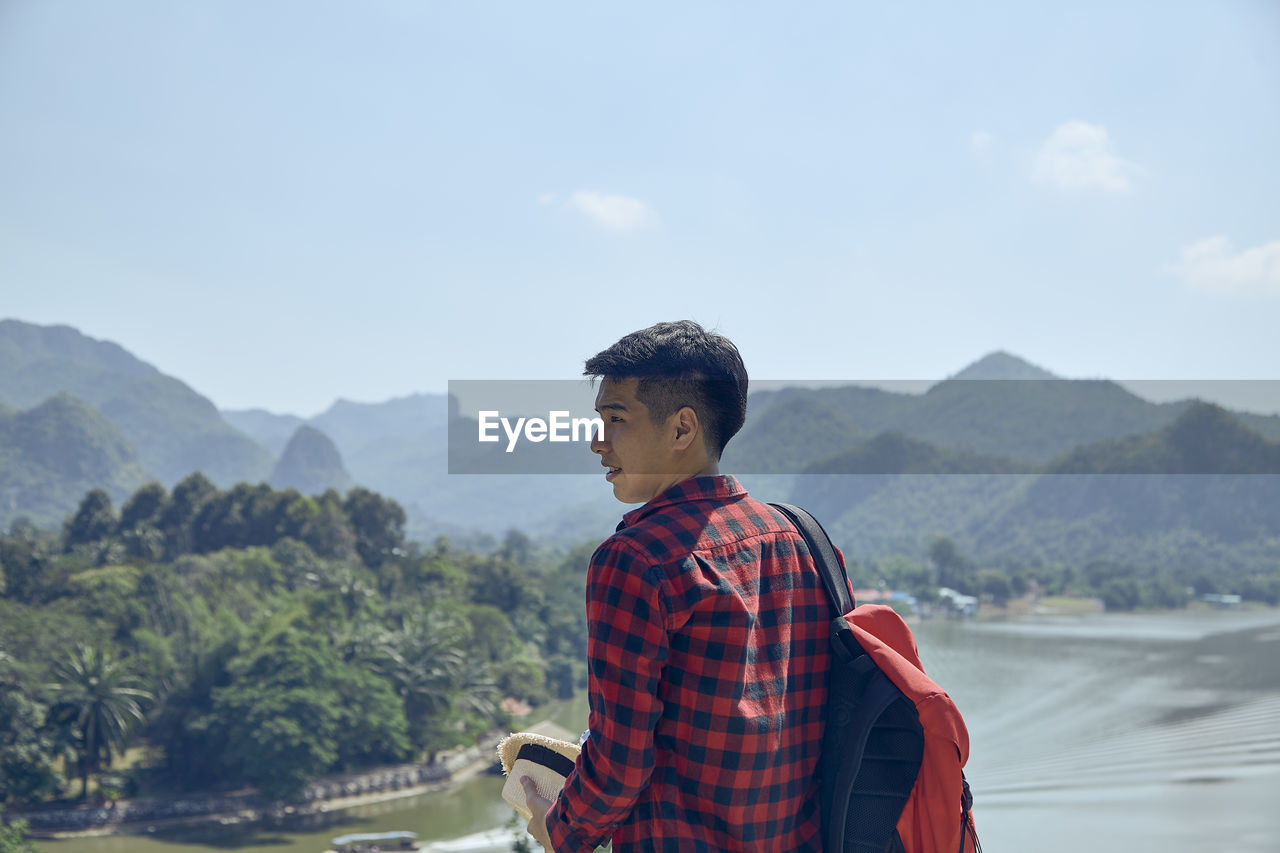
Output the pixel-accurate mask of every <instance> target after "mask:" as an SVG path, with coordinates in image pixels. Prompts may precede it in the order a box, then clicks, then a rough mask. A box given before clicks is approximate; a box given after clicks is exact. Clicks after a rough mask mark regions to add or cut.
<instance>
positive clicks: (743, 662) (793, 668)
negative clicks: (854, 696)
mask: <svg viewBox="0 0 1280 853" xmlns="http://www.w3.org/2000/svg"><path fill="white" fill-rule="evenodd" d="M831 618H832V612H831V605H830V603H829V601H828V599H827V595H826V592H825V591H824V590H823V588H822V582H821V580H820V579H819V578H818V575H817V572H816V570H815V569H814V567H813V562H812V560H811V559H810V558H809V556H808V549H807V548H806V547H805V544H804V540H803V538H802V537H801V536H800V534H799V533H797V532H796V531H795V530H794V528H792V526H791V525H790V523H789V522H788V521H787V520H786V519H785V518H784V517H783V516H782V515H780V514H779V513H778V512H777V511H776V510H774V509H773V508H772V507H770V506H768V505H767V504H763V503H760V502H759V501H756V500H754V499H752V498H750V497H748V495H747V493H746V492H745V491H744V490H743V489H742V487H741V486H740V485H738V482H737V480H735V479H734V478H732V477H725V476H707V477H695V478H692V479H689V480H685V481H684V482H682V483H678V484H676V485H675V486H672V487H671V488H670V489H668V490H667V491H665V492H663V493H662V494H661V495H659V496H657V497H655V498H654V499H653V500H651V501H649V502H648V503H647V504H645V505H644V506H642V507H640V508H638V509H635V510H632V511H631V512H628V513H627V514H626V515H624V516H623V520H622V524H620V525H619V526H618V532H617V533H615V534H614V535H613V536H611V537H610V538H609V539H607V540H606V541H605V542H604V544H602V545H601V546H600V547H599V548H598V549H597V550H596V552H595V554H594V555H593V556H592V558H591V566H590V568H589V569H588V573H587V623H588V631H589V641H588V643H589V644H588V650H587V654H588V658H589V663H590V685H589V692H590V701H591V714H590V718H589V725H590V728H591V735H590V737H589V738H588V740H587V742H586V743H585V744H584V745H583V749H582V753H581V754H580V756H579V758H578V761H577V764H576V766H575V768H574V772H573V773H572V774H571V775H570V776H569V779H568V780H567V782H566V783H565V787H564V791H563V792H562V793H561V795H560V797H559V799H558V800H557V801H556V803H555V804H554V805H553V806H552V808H551V810H550V811H549V812H548V814H547V826H548V829H549V831H550V834H551V840H552V843H553V844H554V845H555V849H556V850H557V851H559V853H570V851H573V853H577V851H591V850H593V849H594V848H595V847H596V846H597V845H599V844H603V843H605V842H607V841H608V840H609V839H610V838H611V837H612V840H613V849H614V851H615V853H631V851H640V850H644V851H650V850H651V851H658V852H659V853H667V851H672V852H673V853H674V851H747V850H750V851H760V853H764V851H778V853H797V851H819V850H821V847H822V843H821V838H820V827H819V817H818V785H817V779H816V776H815V769H816V765H817V761H818V755H819V753H820V751H821V745H822V727H823V718H824V703H825V700H826V675H827V669H828V665H829V663H830V658H829V651H828V649H829V646H828V625H829V624H830V622H831Z"/></svg>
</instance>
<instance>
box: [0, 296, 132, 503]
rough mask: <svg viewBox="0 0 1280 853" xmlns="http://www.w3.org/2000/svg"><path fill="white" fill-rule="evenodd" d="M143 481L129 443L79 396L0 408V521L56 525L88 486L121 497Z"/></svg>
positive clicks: (53, 398) (2, 379)
mask: <svg viewBox="0 0 1280 853" xmlns="http://www.w3.org/2000/svg"><path fill="white" fill-rule="evenodd" d="M0 322H2V321H0ZM0 362H3V357H0ZM3 382H4V377H3V376H0V385H2V384H3ZM145 480H146V475H145V473H144V471H143V469H142V466H141V464H140V463H139V461H138V457H137V454H136V453H135V452H134V449H133V447H132V446H130V444H129V442H128V441H126V440H125V438H124V436H122V435H121V434H120V431H119V430H117V429H116V427H115V426H114V425H113V424H112V423H111V422H110V421H109V420H107V418H105V417H103V416H102V415H101V414H99V413H98V412H96V411H94V409H93V408H91V407H90V406H89V405H87V404H86V403H84V402H83V401H82V400H78V399H76V398H74V397H70V396H68V395H66V394H58V395H55V396H52V397H50V398H49V399H47V400H44V402H42V403H40V404H39V405H37V406H35V407H34V408H31V409H28V410H27V411H23V412H11V411H8V410H4V409H0V523H2V524H8V523H9V522H10V521H11V520H14V519H16V518H18V517H26V518H28V519H31V520H34V521H36V522H38V523H40V524H43V525H52V524H56V523H58V522H60V521H61V520H62V519H63V518H64V517H65V516H66V515H67V513H69V512H71V511H72V510H73V509H74V508H75V506H76V503H77V501H79V500H80V499H81V497H82V496H83V495H84V493H85V492H86V491H87V490H88V489H91V488H94V487H97V488H102V489H104V490H105V491H106V492H107V493H108V494H110V495H111V496H113V497H115V498H121V497H123V496H124V495H126V494H128V491H129V490H130V489H133V488H136V487H137V486H138V485H140V484H141V483H143V482H144V481H145Z"/></svg>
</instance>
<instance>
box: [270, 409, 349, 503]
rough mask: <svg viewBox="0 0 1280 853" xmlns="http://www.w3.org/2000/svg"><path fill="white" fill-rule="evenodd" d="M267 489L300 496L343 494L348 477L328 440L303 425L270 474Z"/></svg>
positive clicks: (347, 487)
mask: <svg viewBox="0 0 1280 853" xmlns="http://www.w3.org/2000/svg"><path fill="white" fill-rule="evenodd" d="M270 483H271V485H273V486H275V487H276V488H277V489H287V488H294V489H297V490H298V491H300V492H302V493H303V494H304V495H315V494H319V493H321V492H323V491H325V490H326V489H337V490H338V491H339V492H345V491H346V490H347V489H349V488H351V485H352V484H351V476H350V475H349V474H348V473H347V471H346V469H345V468H343V466H342V454H340V453H339V452H338V448H337V447H336V446H335V445H334V443H333V441H332V440H330V438H329V436H327V435H325V434H324V433H322V432H321V431H320V430H318V429H316V428H315V427H312V426H307V425H306V424H303V425H302V426H300V427H298V429H297V430H296V431H295V432H294V433H293V437H292V438H290V439H289V443H288V444H287V445H285V448H284V453H283V454H281V456H280V461H279V462H277V463H276V467H275V470H274V471H272V472H271V477H270Z"/></svg>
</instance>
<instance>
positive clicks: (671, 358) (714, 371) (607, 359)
mask: <svg viewBox="0 0 1280 853" xmlns="http://www.w3.org/2000/svg"><path fill="white" fill-rule="evenodd" d="M583 375H584V376H591V377H599V378H604V379H609V380H611V381H614V382H618V381H621V380H623V379H639V380H640V381H639V384H638V385H637V387H636V399H638V400H639V401H640V402H641V403H644V404H645V406H646V407H647V408H648V409H649V417H650V418H651V419H652V420H653V422H654V423H655V424H661V423H663V422H665V421H666V419H667V418H668V417H670V416H671V414H672V412H678V411H679V410H680V409H682V408H684V407H685V406H688V407H689V408H691V409H693V411H694V412H695V413H696V414H697V416H698V423H700V424H701V425H702V429H703V430H704V431H705V433H706V445H707V450H708V451H710V452H711V453H712V454H713V455H714V456H715V457H716V458H717V459H719V458H720V454H721V453H722V452H724V446H725V445H726V444H728V443H729V439H731V438H733V436H734V435H736V434H737V432H738V430H740V429H742V424H743V422H744V421H745V420H746V418H747V368H746V366H745V365H744V364H743V363H742V356H741V355H740V354H739V353H738V348H737V347H736V346H734V344H733V341H731V340H729V339H728V338H726V337H724V336H723V335H717V334H715V333H714V332H708V331H707V330H706V329H704V328H702V327H701V326H699V325H698V324H697V323H695V322H693V321H692V320H679V321H676V322H674V323H658V324H657V325H654V326H650V327H649V328H647V329H641V330H640V331H638V332H632V333H631V334H629V335H626V336H624V337H623V338H622V339H621V340H619V341H618V342H617V343H616V344H614V345H613V346H611V347H609V348H608V349H606V350H604V351H602V352H600V353H597V354H596V355H594V356H592V357H591V358H589V359H587V364H586V369H585V370H583Z"/></svg>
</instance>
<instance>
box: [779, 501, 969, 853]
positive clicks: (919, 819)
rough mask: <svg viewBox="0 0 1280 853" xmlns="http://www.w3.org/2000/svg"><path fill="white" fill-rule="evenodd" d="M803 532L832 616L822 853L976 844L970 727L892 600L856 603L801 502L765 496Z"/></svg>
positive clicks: (946, 850) (917, 852) (965, 852)
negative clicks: (967, 772) (931, 672)
mask: <svg viewBox="0 0 1280 853" xmlns="http://www.w3.org/2000/svg"><path fill="white" fill-rule="evenodd" d="M773 506H774V507H776V508H777V509H778V510H779V511H781V512H782V513H783V515H785V516H786V517H787V518H788V519H790V520H791V522H792V524H794V525H795V527H796V529H797V530H798V531H799V532H800V534H801V535H802V536H803V537H804V540H805V542H806V544H807V545H808V546H809V552H810V554H811V555H812V556H813V560H814V563H815V564H816V565H817V567H818V573H819V574H820V575H821V576H822V579H823V584H824V585H825V586H826V587H827V593H828V594H829V595H830V596H831V600H832V606H833V607H834V609H835V611H836V613H837V616H836V618H835V619H834V620H832V623H831V643H832V651H833V662H832V668H831V672H830V673H829V675H828V695H827V722H826V728H825V730H824V733H823V744H822V759H821V761H820V763H819V768H818V770H819V774H820V796H821V806H822V829H823V846H824V849H825V850H826V851H827V853H844V851H848V853H853V851H858V853H868V851H877V853H878V851H887V852H888V853H897V851H902V852H903V853H970V851H976V853H981V850H982V846H981V845H980V844H979V843H978V836H977V832H976V829H975V828H974V822H973V814H972V812H971V811H970V808H971V806H972V804H973V798H972V796H971V794H970V792H969V783H968V782H967V781H966V780H965V778H964V771H963V767H964V764H965V762H966V761H967V760H968V758H969V731H968V729H966V728H965V724H964V719H963V718H962V717H961V716H960V710H959V709H958V708H957V707H956V705H955V702H953V701H951V697H950V696H948V695H947V693H946V691H945V690H943V689H942V688H941V687H939V686H938V685H937V683H936V682H934V680H933V679H931V678H929V676H927V675H925V672H924V666H923V665H922V664H921V663H920V654H919V652H918V651H917V650H916V641H915V637H914V636H913V635H912V633H911V629H910V628H909V627H907V623H906V622H904V621H903V620H902V617H901V616H899V615H898V614H897V613H896V612H895V611H894V610H893V608H891V607H887V606H885V605H882V604H864V605H862V606H861V607H854V602H853V597H852V595H850V593H849V581H848V577H847V575H846V574H845V571H844V567H843V565H842V564H841V562H840V560H839V558H838V557H837V556H836V551H835V546H833V545H832V544H831V540H830V539H829V538H828V537H827V534H826V531H824V530H823V529H822V525H820V524H819V523H818V522H817V520H816V519H815V518H814V517H813V516H811V515H809V513H808V512H806V511H805V510H803V509H800V508H799V507H795V506H790V505H788V504H773Z"/></svg>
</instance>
